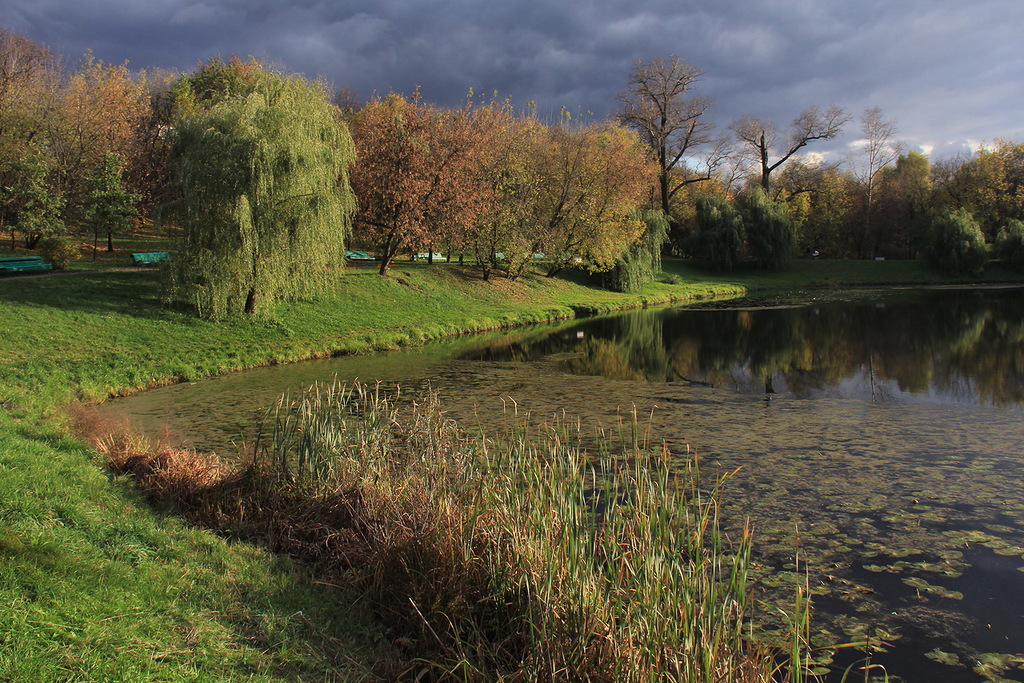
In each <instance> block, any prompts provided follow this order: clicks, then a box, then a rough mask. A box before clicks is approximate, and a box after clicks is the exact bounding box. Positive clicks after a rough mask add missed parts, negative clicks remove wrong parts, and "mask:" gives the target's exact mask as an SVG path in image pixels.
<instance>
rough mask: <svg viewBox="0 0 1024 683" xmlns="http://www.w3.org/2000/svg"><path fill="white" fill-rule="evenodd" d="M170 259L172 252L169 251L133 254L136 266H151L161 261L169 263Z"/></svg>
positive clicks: (133, 261)
mask: <svg viewBox="0 0 1024 683" xmlns="http://www.w3.org/2000/svg"><path fill="white" fill-rule="evenodd" d="M170 259H171V252H169V251H145V252H141V253H135V254H132V263H134V264H136V265H151V264H153V263H160V262H161V261H169V260H170Z"/></svg>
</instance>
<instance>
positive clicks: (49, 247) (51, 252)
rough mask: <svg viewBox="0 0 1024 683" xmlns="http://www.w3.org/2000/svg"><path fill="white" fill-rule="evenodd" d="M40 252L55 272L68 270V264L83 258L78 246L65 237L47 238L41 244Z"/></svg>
mask: <svg viewBox="0 0 1024 683" xmlns="http://www.w3.org/2000/svg"><path fill="white" fill-rule="evenodd" d="M39 251H40V252H41V255H42V257H43V260H44V261H46V262H47V263H50V264H53V269H54V270H66V269H67V267H68V264H70V263H71V262H72V261H77V260H78V259H80V258H82V252H81V250H79V248H78V245H76V244H75V243H74V242H72V241H70V240H67V239H65V238H63V237H47V238H46V239H44V240H42V241H41V242H40V243H39Z"/></svg>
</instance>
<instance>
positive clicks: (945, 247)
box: [927, 209, 988, 275]
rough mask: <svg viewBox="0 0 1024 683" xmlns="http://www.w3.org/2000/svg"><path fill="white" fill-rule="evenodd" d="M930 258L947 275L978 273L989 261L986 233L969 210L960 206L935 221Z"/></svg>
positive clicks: (929, 248)
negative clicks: (983, 232) (984, 233)
mask: <svg viewBox="0 0 1024 683" xmlns="http://www.w3.org/2000/svg"><path fill="white" fill-rule="evenodd" d="M927 254H928V261H929V263H931V264H932V265H933V266H934V267H936V268H938V269H939V270H941V271H942V272H944V273H946V274H947V275H964V274H972V275H977V274H978V273H980V272H981V271H982V270H983V269H984V268H985V264H986V263H987V262H988V252H987V251H986V249H985V236H984V235H983V234H982V232H981V226H979V225H978V222H977V221H976V220H974V217H973V216H972V215H971V213H970V212H969V211H968V210H967V209H957V210H955V211H951V212H949V213H946V214H945V215H943V216H940V217H939V218H937V219H936V220H935V221H933V222H932V226H931V238H930V243H929V245H928V251H927Z"/></svg>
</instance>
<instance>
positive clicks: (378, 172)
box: [352, 94, 486, 275]
mask: <svg viewBox="0 0 1024 683" xmlns="http://www.w3.org/2000/svg"><path fill="white" fill-rule="evenodd" d="M475 133H476V131H475V130H474V127H473V125H472V120H471V118H470V116H469V112H468V111H467V110H457V111H445V110H440V109H437V108H435V107H433V106H430V105H428V104H425V103H422V102H420V101H419V97H418V95H414V96H413V97H412V98H411V99H406V98H405V97H403V96H401V95H397V94H391V95H388V96H387V97H385V98H383V99H376V100H373V101H372V102H370V103H368V104H367V105H366V106H364V107H363V108H362V109H361V110H360V111H359V112H358V113H357V114H356V115H354V116H353V118H352V134H353V137H354V138H355V144H356V148H357V150H358V156H359V163H358V164H356V165H355V167H354V168H353V170H352V185H353V188H354V189H355V192H356V196H357V197H358V198H359V211H358V213H357V214H356V216H355V224H356V228H357V230H358V231H359V234H360V235H362V236H364V237H365V238H366V239H367V240H369V241H371V242H373V243H374V244H375V245H376V246H377V259H378V261H379V262H380V274H381V275H385V274H386V273H387V271H388V268H390V266H391V263H392V261H393V260H394V259H395V257H396V256H397V255H398V254H399V253H400V252H401V251H402V250H403V249H408V248H428V249H430V250H431V251H432V245H433V244H434V243H435V241H436V242H440V241H441V239H443V237H444V236H445V233H444V231H445V230H456V229H458V230H466V229H468V228H469V226H472V225H473V224H474V223H475V222H476V220H477V218H478V217H479V216H480V215H481V214H482V213H483V212H484V210H485V209H486V204H485V200H486V195H485V192H486V189H485V186H484V185H483V183H482V182H480V169H481V167H482V164H483V145H482V142H481V138H480V137H479V136H477V135H476V134H475Z"/></svg>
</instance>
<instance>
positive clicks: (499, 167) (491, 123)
mask: <svg viewBox="0 0 1024 683" xmlns="http://www.w3.org/2000/svg"><path fill="white" fill-rule="evenodd" d="M476 121H477V125H479V126H481V127H482V128H484V129H485V130H486V131H488V133H486V135H487V139H488V143H487V149H486V154H485V161H484V164H483V167H482V169H481V177H482V179H483V183H484V184H485V185H486V187H487V189H488V195H487V204H486V210H485V211H484V212H483V213H482V214H481V215H480V216H479V218H478V219H477V221H476V223H475V224H474V226H473V228H472V234H471V236H470V239H469V241H470V243H471V245H472V249H473V251H474V253H475V255H476V260H477V263H479V264H480V266H481V269H482V275H483V278H484V279H485V280H486V279H488V278H489V277H490V274H491V272H492V271H493V270H494V269H496V268H498V267H503V268H504V269H505V273H506V275H507V276H508V277H509V278H512V279H515V278H517V277H519V276H520V275H521V274H522V273H523V271H524V269H525V268H526V266H527V264H528V263H529V262H530V260H531V259H532V258H533V254H534V252H536V251H537V249H538V248H539V243H540V240H541V237H542V234H541V231H540V229H539V226H538V225H537V224H536V221H535V218H536V213H537V207H538V203H539V202H540V193H541V173H540V159H541V157H542V154H543V151H544V145H546V143H547V132H546V130H545V129H544V127H543V126H542V125H541V124H540V123H539V122H538V121H537V119H536V118H534V117H532V116H514V115H513V114H512V112H511V111H510V110H509V107H508V105H507V104H506V103H500V104H499V103H492V104H491V105H489V106H488V107H485V108H484V109H483V110H482V111H480V112H478V115H477V116H476Z"/></svg>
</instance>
